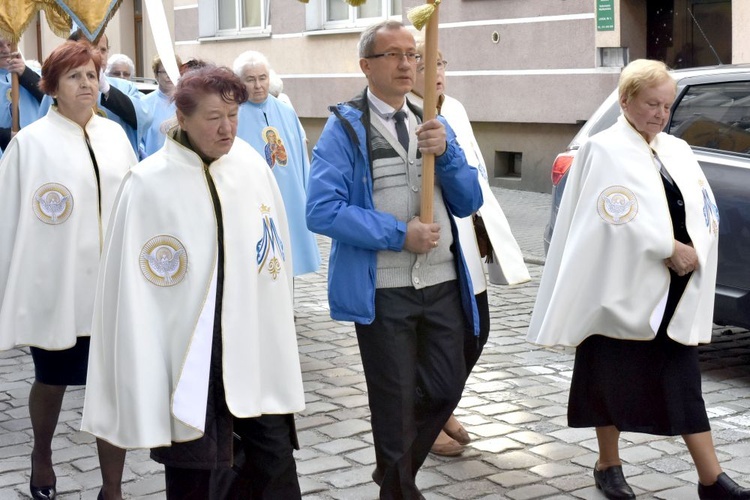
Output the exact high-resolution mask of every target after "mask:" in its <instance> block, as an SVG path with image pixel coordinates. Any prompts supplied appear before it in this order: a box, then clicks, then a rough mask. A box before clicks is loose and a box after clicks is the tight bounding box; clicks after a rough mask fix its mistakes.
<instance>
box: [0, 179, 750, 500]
mask: <svg viewBox="0 0 750 500" xmlns="http://www.w3.org/2000/svg"><path fill="white" fill-rule="evenodd" d="M493 190H494V191H495V193H496V194H497V196H498V198H499V199H500V202H501V204H502V206H503V208H504V210H505V212H506V214H507V216H508V219H509V222H510V225H511V228H512V229H513V231H514V233H515V235H516V237H517V239H518V241H519V244H520V245H521V247H522V249H523V251H524V255H525V257H526V258H527V260H528V261H529V262H540V261H541V260H542V259H543V245H542V231H543V227H544V224H545V222H546V220H547V217H548V213H549V202H550V196H549V195H546V194H538V193H525V192H518V191H510V190H502V189H499V188H493ZM319 241H320V242H321V245H322V248H323V250H324V252H325V253H326V254H327V252H328V249H329V246H328V241H327V240H326V239H325V238H321V239H320V240H319ZM326 260H327V258H326ZM529 269H530V271H531V274H532V278H533V279H532V281H531V282H529V283H526V284H523V285H518V286H513V287H508V286H505V287H501V286H491V287H490V290H489V301H490V307H491V313H492V332H491V334H490V340H489V342H488V343H487V346H486V347H485V350H484V354H483V355H482V358H481V359H480V360H479V363H478V364H477V367H476V368H475V369H474V372H473V373H472V375H471V377H470V379H469V382H468V384H467V387H466V390H465V392H464V398H463V400H462V401H461V405H460V407H459V409H458V410H457V414H458V416H459V419H460V420H461V421H462V422H463V424H464V425H465V427H466V428H467V430H468V431H469V433H470V434H471V435H472V438H473V440H474V441H473V442H472V444H471V445H470V446H469V447H467V449H466V451H465V453H464V454H463V455H462V456H460V457H457V458H442V457H435V456H430V457H429V458H428V459H427V462H426V464H425V466H424V467H423V469H422V471H421V472H420V473H419V476H418V484H419V485H420V487H421V488H422V489H423V492H424V494H425V496H426V497H427V498H428V499H435V500H437V499H475V498H481V499H499V498H510V499H514V500H523V499H530V498H556V499H557V498H560V499H562V498H584V499H589V498H590V499H594V498H604V497H603V496H602V495H601V494H600V493H599V492H598V491H597V490H596V489H595V488H594V485H593V484H594V483H593V478H592V473H591V469H592V466H593V464H594V461H595V459H596V454H595V450H596V440H595V436H594V431H593V430H592V429H570V428H568V427H567V425H566V404H567V395H568V387H569V381H570V376H571V369H572V361H573V350H572V349H562V348H555V349H547V348H541V347H538V346H534V345H532V344H529V343H527V342H526V341H525V340H524V336H525V332H526V328H527V325H528V320H529V317H530V313H531V310H532V307H533V304H534V299H535V296H536V290H537V286H538V282H539V277H540V275H541V269H542V268H541V266H540V265H538V264H533V263H530V264H529ZM326 270H327V269H326V267H325V266H324V267H323V268H322V269H321V270H320V271H319V272H318V273H314V274H309V275H306V276H304V277H301V278H298V279H297V280H296V301H295V302H296V307H295V309H296V314H297V329H298V339H299V351H300V357H301V362H302V370H303V375H304V380H305V392H306V398H307V408H306V409H305V411H304V412H302V413H301V414H300V415H298V417H297V427H298V431H299V438H300V441H301V445H302V449H301V450H300V451H299V452H297V454H296V458H297V468H298V471H299V475H300V480H301V484H302V488H303V491H304V494H305V498H306V499H310V500H312V499H321V500H322V499H347V500H349V499H352V500H356V499H374V498H376V497H377V488H376V487H375V485H374V484H373V483H372V481H371V479H370V474H371V472H372V470H373V467H374V461H375V457H374V453H373V449H372V435H371V433H370V423H369V411H368V407H367V394H366V388H365V381H364V376H363V374H362V365H361V361H360V358H359V351H358V349H357V341H356V336H355V334H354V328H353V326H352V325H351V324H349V323H339V322H336V321H332V320H331V319H330V317H329V312H328V304H327V299H326ZM749 361H750V333H748V332H747V331H745V330H741V329H735V328H717V329H716V336H715V342H714V343H713V344H711V345H710V346H707V347H704V348H701V364H702V368H703V371H704V377H703V378H704V387H703V388H704V398H705V400H706V403H707V406H708V408H709V414H710V416H711V420H712V425H713V428H714V439H715V441H716V445H717V448H718V450H719V457H720V460H721V462H722V465H723V466H724V468H725V470H726V471H727V472H728V473H729V474H730V475H731V476H732V477H733V478H734V479H735V480H737V481H738V482H741V483H743V484H745V485H748V484H750V414H748V408H749V407H750V365H749ZM32 380H33V365H32V363H31V358H30V356H29V355H28V353H27V350H25V349H17V350H13V351H8V352H5V353H0V427H1V428H2V433H0V500H3V499H17V498H28V479H29V456H30V452H31V430H30V424H29V418H28V409H27V404H28V392H29V387H30V384H31V382H32ZM83 394H84V392H83V389H80V388H79V389H74V390H69V391H68V394H67V396H66V399H65V402H64V406H63V413H62V415H61V419H60V425H59V426H58V431H57V434H56V437H55V439H54V442H53V446H54V450H55V452H54V457H53V460H54V462H55V464H56V466H55V470H56V472H57V476H58V491H59V493H60V496H59V498H61V499H63V500H67V499H78V498H84V499H87V500H89V499H90V500H93V499H94V498H96V494H97V492H98V489H99V485H100V484H101V479H100V477H99V470H98V462H97V458H96V452H95V447H94V444H93V439H92V438H91V436H89V435H87V434H84V433H81V432H78V431H77V430H76V429H77V428H78V426H79V424H80V419H81V406H82V403H83ZM622 458H623V460H624V461H625V473H626V475H627V477H628V478H629V481H630V484H631V485H632V486H633V488H634V489H635V490H636V493H637V494H638V496H639V498H661V499H680V500H682V499H691V498H697V493H696V486H695V484H696V481H697V476H696V473H695V471H694V468H693V466H692V462H691V460H690V457H689V454H688V451H687V449H686V447H685V445H684V443H683V442H682V441H681V439H679V438H662V437H655V436H648V435H640V434H632V433H628V434H624V435H623V440H622ZM163 490H164V479H163V473H162V468H161V466H159V465H158V464H156V463H154V462H152V461H151V460H150V459H149V458H148V452H146V451H136V452H130V453H129V454H128V457H127V463H126V471H125V484H124V491H125V494H126V496H127V497H129V498H139V499H140V498H145V499H162V498H164V493H163Z"/></svg>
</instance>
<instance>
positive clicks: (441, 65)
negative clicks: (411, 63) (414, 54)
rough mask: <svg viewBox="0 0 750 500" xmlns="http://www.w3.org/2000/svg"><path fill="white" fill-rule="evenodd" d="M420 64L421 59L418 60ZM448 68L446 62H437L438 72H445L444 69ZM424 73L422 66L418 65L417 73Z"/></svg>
mask: <svg viewBox="0 0 750 500" xmlns="http://www.w3.org/2000/svg"><path fill="white" fill-rule="evenodd" d="M420 62H421V58H420ZM446 66H448V61H438V62H437V70H438V71H445V67H446ZM423 71H424V64H420V65H419V66H417V73H422V72H423Z"/></svg>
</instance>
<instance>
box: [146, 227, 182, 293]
mask: <svg viewBox="0 0 750 500" xmlns="http://www.w3.org/2000/svg"><path fill="white" fill-rule="evenodd" d="M138 260H139V264H140V266H141V272H142V273H143V276H145V278H146V279H147V280H149V281H150V282H151V283H153V284H154V285H157V286H174V285H176V284H177V283H179V282H180V281H182V279H183V278H184V277H185V273H187V263H188V260H187V251H186V250H185V246H184V245H183V244H182V242H180V240H178V239H177V238H175V237H174V236H168V235H165V234H161V235H159V236H155V237H153V238H151V239H150V240H148V241H147V242H146V244H145V245H143V248H142V249H141V253H140V256H139V258H138Z"/></svg>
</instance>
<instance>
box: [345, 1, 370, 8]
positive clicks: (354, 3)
mask: <svg viewBox="0 0 750 500" xmlns="http://www.w3.org/2000/svg"><path fill="white" fill-rule="evenodd" d="M344 1H345V2H346V3H348V4H349V5H351V6H352V7H359V6H360V5H362V4H363V3H365V2H366V1H367V0H344Z"/></svg>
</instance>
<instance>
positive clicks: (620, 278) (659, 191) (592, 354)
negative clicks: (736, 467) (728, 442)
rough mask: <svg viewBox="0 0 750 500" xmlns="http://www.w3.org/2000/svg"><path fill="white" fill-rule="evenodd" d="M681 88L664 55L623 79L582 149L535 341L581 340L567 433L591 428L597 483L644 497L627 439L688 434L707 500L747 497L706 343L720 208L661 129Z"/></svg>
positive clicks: (539, 305)
mask: <svg viewBox="0 0 750 500" xmlns="http://www.w3.org/2000/svg"><path fill="white" fill-rule="evenodd" d="M675 96H676V85H675V81H674V80H673V79H672V77H671V75H670V74H669V72H668V69H667V67H666V66H665V65H664V64H663V63H662V62H659V61H651V60H643V59H640V60H636V61H633V62H632V63H630V64H629V65H628V66H627V67H626V68H625V69H624V70H623V72H622V75H621V76H620V82H619V99H620V106H621V108H622V112H623V113H622V115H621V116H620V117H619V119H618V121H617V123H616V124H615V125H613V126H612V127H610V128H609V129H607V130H605V131H603V132H601V133H599V134H597V135H595V136H593V137H592V138H591V139H589V141H588V142H587V143H586V144H584V145H583V146H582V147H581V149H580V150H579V152H578V154H577V155H576V158H575V161H574V162H573V165H572V166H571V169H570V172H569V174H568V180H567V184H566V189H565V193H564V195H563V199H562V202H561V206H560V212H559V215H558V218H557V223H556V226H555V233H554V236H553V238H552V242H551V244H550V250H549V253H548V257H547V262H546V265H545V269H544V274H543V276H542V282H541V284H540V288H539V293H538V295H537V302H536V306H535V308H534V312H533V314H532V318H531V323H530V326H529V335H528V339H529V340H531V341H532V342H536V343H539V344H543V345H568V346H577V349H576V357H575V365H574V368H573V378H572V382H571V389H570V396H569V402H568V425H570V426H571V427H594V428H595V429H596V437H597V442H598V445H599V457H598V461H597V462H596V464H595V465H594V481H595V483H596V487H597V488H599V489H601V490H602V492H603V493H604V494H605V496H606V497H607V498H635V494H634V492H633V490H632V488H631V487H630V486H629V485H628V483H627V481H626V479H625V476H624V474H623V471H622V462H621V460H620V455H619V437H620V432H622V431H627V432H642V433H647V434H656V435H666V436H675V435H681V436H682V437H683V439H684V440H685V443H686V445H687V448H688V450H689V451H690V455H691V456H692V458H693V461H694V462H695V466H696V469H697V472H698V496H699V497H700V498H701V499H719V498H723V499H725V498H750V490H748V489H745V488H742V487H740V486H739V485H737V484H736V483H735V482H734V481H732V480H731V479H730V478H729V477H728V476H727V475H726V474H725V473H723V472H722V469H721V466H720V465H719V461H718V458H717V456H716V451H715V449H714V445H713V440H712V437H711V427H710V425H709V422H708V416H707V414H706V407H705V403H704V402H703V397H702V395H701V374H700V367H699V364H698V350H697V345H698V344H701V343H707V342H710V341H711V330H712V315H713V300H714V288H715V280H716V261H717V248H718V224H719V218H718V210H717V208H716V202H715V200H714V197H713V193H712V192H711V188H710V187H709V185H708V182H707V180H706V178H705V176H704V175H703V172H702V171H701V168H700V166H699V165H698V162H697V161H696V159H695V157H694V155H693V152H692V150H691V149H690V147H689V146H688V144H687V143H686V142H684V141H682V140H681V139H677V138H675V137H673V136H671V135H668V134H666V133H664V132H662V130H663V129H664V127H665V126H666V124H667V122H668V120H669V114H670V109H671V106H672V103H673V102H674V100H675Z"/></svg>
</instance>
